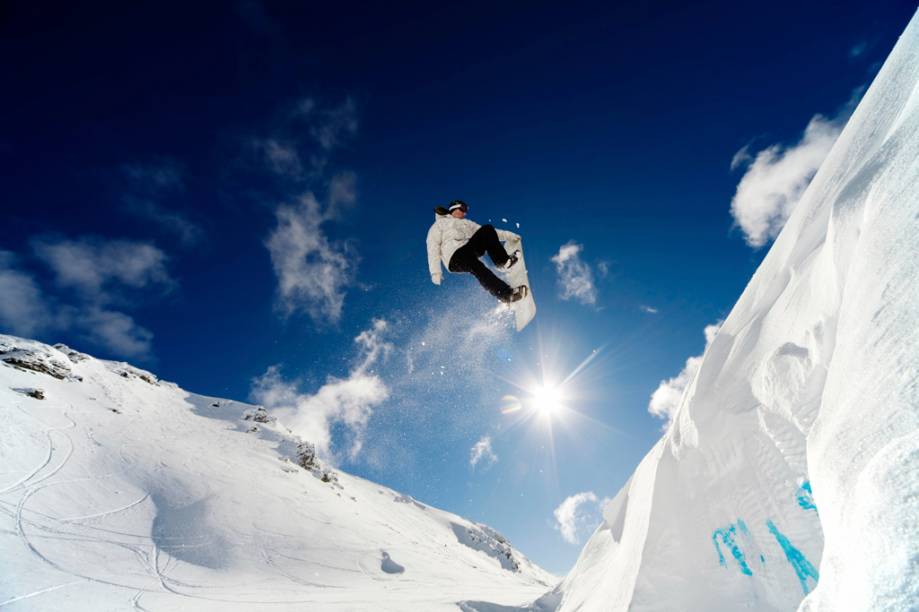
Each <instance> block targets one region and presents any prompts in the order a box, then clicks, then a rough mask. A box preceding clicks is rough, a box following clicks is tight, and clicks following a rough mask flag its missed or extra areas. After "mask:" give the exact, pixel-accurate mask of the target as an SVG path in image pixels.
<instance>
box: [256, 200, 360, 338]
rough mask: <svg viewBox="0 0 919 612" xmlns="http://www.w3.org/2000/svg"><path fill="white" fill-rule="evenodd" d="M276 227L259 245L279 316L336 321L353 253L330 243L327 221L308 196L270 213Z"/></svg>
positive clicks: (351, 273) (352, 265)
mask: <svg viewBox="0 0 919 612" xmlns="http://www.w3.org/2000/svg"><path fill="white" fill-rule="evenodd" d="M275 215H276V217H277V222H278V223H277V227H275V229H274V230H273V231H272V232H271V234H270V235H269V236H268V239H267V240H266V242H265V246H266V247H267V248H268V251H269V253H270V254H271V263H272V265H273V266H274V272H275V275H276V276H277V278H278V302H279V307H280V308H281V310H282V311H283V312H284V314H285V315H287V316H289V315H291V314H293V313H295V312H297V311H303V312H305V313H307V314H308V315H309V316H310V317H311V318H312V319H313V321H315V322H316V323H318V324H329V323H331V324H334V323H337V322H338V321H339V320H340V319H341V315H342V309H343V308H344V302H345V289H346V288H347V287H348V286H349V285H350V284H351V282H352V279H353V276H354V269H355V267H356V258H357V256H356V254H355V253H353V252H352V249H350V248H349V246H348V245H347V244H338V243H334V242H332V241H330V240H329V239H328V237H327V236H326V235H325V233H324V232H323V230H322V224H323V223H324V222H325V221H326V220H327V216H326V215H324V214H323V212H322V210H321V208H320V206H319V202H317V201H316V198H315V197H314V196H313V194H311V193H308V194H306V195H303V196H301V197H300V199H299V201H298V202H297V203H296V204H293V205H286V204H282V205H281V206H279V207H278V209H277V210H276V211H275Z"/></svg>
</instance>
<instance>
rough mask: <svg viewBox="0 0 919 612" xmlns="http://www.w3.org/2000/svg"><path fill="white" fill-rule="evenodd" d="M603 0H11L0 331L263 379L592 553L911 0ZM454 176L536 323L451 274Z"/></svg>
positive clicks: (519, 521) (450, 501)
mask: <svg viewBox="0 0 919 612" xmlns="http://www.w3.org/2000/svg"><path fill="white" fill-rule="evenodd" d="M605 4H608V3H605ZM605 4H604V5H590V4H579V5H574V6H566V7H565V8H561V7H559V6H556V5H553V4H541V3H537V4H532V3H531V4H528V5H527V7H526V8H525V9H524V8H521V7H520V6H519V5H511V4H506V5H502V6H493V5H489V4H482V5H479V6H478V7H476V6H473V5H470V4H468V3H467V4H464V5H462V6H455V7H450V6H447V7H436V8H432V7H430V6H424V5H418V6H414V7H411V6H409V5H403V6H402V7H401V8H400V9H398V10H396V9H393V8H392V7H386V8H383V7H380V8H367V7H359V6H357V5H354V6H350V7H347V6H345V5H341V6H340V7H338V8H336V9H334V10H332V9H329V8H320V7H317V6H300V7H295V6H291V5H288V4H284V3H271V2H264V3H262V2H257V1H255V0H249V1H243V2H237V3H225V4H220V5H216V4H215V5H210V6H205V5H204V3H195V5H194V6H193V7H191V8H189V7H188V6H181V5H179V4H170V3H166V4H165V5H163V4H162V3H155V4H154V3H150V4H146V5H142V6H132V7H125V6H119V7H112V8H108V9H106V10H101V9H100V10H90V9H86V8H80V9H77V8H73V9H62V8H60V7H51V6H50V4H43V3H29V4H26V3H23V4H22V5H17V4H15V3H14V4H13V5H12V6H11V7H10V8H6V9H5V10H4V12H3V13H2V14H0V32H2V36H0V52H2V57H3V58H4V59H3V60H2V61H3V64H4V66H3V68H4V69H3V74H4V79H3V80H4V90H5V94H4V96H2V98H0V117H2V118H0V161H2V163H3V166H4V168H5V172H4V173H3V176H2V178H0V185H2V199H0V205H2V207H3V211H2V212H3V226H4V231H3V232H2V234H0V331H5V332H10V333H17V334H20V335H26V336H32V337H37V338H39V339H43V340H48V341H53V342H58V341H63V342H66V343H68V344H72V345H74V346H76V347H79V348H81V349H84V350H86V351H88V352H91V353H94V354H96V355H98V356H104V357H113V358H124V359H128V360H130V361H132V362H134V363H137V364H138V365H141V366H144V367H147V368H149V369H151V370H153V371H155V372H156V373H157V374H158V375H159V376H161V377H162V378H165V379H168V380H172V381H175V382H177V383H179V384H180V385H181V386H183V387H185V388H187V389H189V390H193V391H196V392H200V393H205V394H211V395H218V396H225V397H231V398H236V399H246V398H254V399H261V400H264V401H265V402H266V403H270V404H271V405H272V406H273V407H274V408H275V409H276V411H277V412H278V413H279V414H283V415H286V417H287V418H288V419H289V420H291V421H292V422H296V423H298V426H300V427H302V431H303V432H304V434H306V433H309V434H310V435H318V436H322V435H326V434H327V435H328V436H329V438H328V452H329V453H330V454H331V455H332V456H333V457H334V459H335V461H337V463H338V464H339V465H341V466H342V467H343V468H344V469H347V470H348V471H350V472H352V473H356V474H359V475H362V476H366V477H368V478H370V479H373V480H376V481H379V482H382V483H384V484H386V485H389V486H392V487H394V488H396V489H399V490H402V491H405V492H407V493H409V494H411V495H413V496H415V497H417V498H419V499H420V500H422V501H425V502H428V503H431V504H434V505H437V506H440V507H443V508H446V509H448V510H452V511H454V512H457V513H459V514H462V515H465V516H468V517H470V518H472V519H474V520H478V521H482V522H485V523H488V524H490V525H492V526H493V527H495V528H497V529H498V530H499V531H501V532H503V533H504V534H505V535H506V536H508V538H509V539H510V540H511V541H512V542H513V543H514V544H515V545H516V546H518V547H519V548H521V549H522V550H523V551H524V552H525V553H526V554H528V555H530V556H531V557H532V558H533V559H534V560H536V561H537V562H538V563H540V564H542V565H544V566H545V567H546V568H547V569H550V570H552V571H555V572H559V573H561V572H564V571H566V570H567V569H568V568H569V567H570V565H571V564H572V563H573V562H574V560H575V558H576V555H577V553H578V551H579V549H580V547H579V546H578V545H577V544H576V543H572V542H568V541H566V540H565V537H564V536H565V535H568V536H569V539H571V540H575V539H580V540H581V541H582V542H583V539H584V536H585V533H589V527H590V526H591V525H593V524H595V521H596V516H597V511H598V510H597V508H598V507H599V503H598V502H599V501H600V500H602V499H603V498H604V497H611V496H612V495H614V494H615V493H616V491H617V490H618V489H619V488H620V487H621V486H622V485H623V484H624V482H625V480H626V479H627V478H628V476H629V474H630V473H631V472H632V470H633V469H634V467H635V466H636V465H637V463H638V461H639V460H640V459H641V457H642V456H643V455H644V453H646V452H647V450H648V449H649V448H650V447H651V445H652V444H653V443H654V442H655V441H656V440H657V439H658V438H659V436H660V433H661V426H662V424H663V423H664V422H665V421H664V420H663V419H662V418H658V417H655V416H652V415H650V414H649V413H648V408H649V401H650V397H651V395H652V393H654V392H655V391H656V390H659V391H660V393H659V394H658V395H657V396H656V397H657V400H656V410H657V411H658V412H660V413H661V415H662V416H664V417H666V413H667V411H668V410H671V409H672V405H673V401H674V400H673V399H672V397H673V396H674V394H676V396H677V397H678V394H679V391H680V389H681V388H682V387H681V385H682V384H684V382H685V380H686V379H687V378H689V377H691V374H692V371H693V370H692V368H693V364H692V362H691V361H690V362H689V363H687V358H690V357H692V356H696V355H699V354H701V352H702V350H703V348H704V346H705V334H704V332H703V330H704V329H705V327H706V326H707V325H709V324H713V323H716V322H717V321H718V320H719V319H721V318H723V317H724V316H725V315H726V314H727V313H728V312H729V310H730V308H731V306H732V305H733V303H734V301H735V300H736V299H737V297H738V296H739V295H740V292H741V291H742V290H743V288H744V286H745V284H746V282H747V281H748V279H749V278H750V276H751V274H752V273H753V271H754V270H755V268H756V266H757V264H758V262H759V261H760V259H761V258H762V256H763V255H764V253H765V250H766V248H767V247H768V243H769V241H770V239H771V237H773V236H774V233H775V232H776V231H777V230H778V229H779V228H780V227H781V223H782V220H783V219H784V218H785V217H786V216H787V214H788V212H789V211H790V210H791V209H792V208H793V206H794V202H795V200H796V198H797V197H798V196H799V195H800V192H801V190H802V189H803V187H804V186H806V184H807V181H808V180H809V177H810V176H811V175H812V174H813V171H814V170H815V169H816V167H817V166H819V162H820V160H821V159H822V156H823V155H825V153H826V150H827V149H828V147H829V146H830V145H831V144H832V141H833V139H834V138H835V134H837V133H838V130H839V129H840V128H841V126H842V125H843V124H844V122H845V118H846V117H847V114H848V113H849V112H851V109H852V107H853V104H855V103H857V100H858V97H859V95H860V93H861V91H863V88H864V87H865V86H866V85H867V84H868V83H870V81H871V79H872V77H873V75H874V74H875V73H876V71H877V69H878V68H879V66H880V62H882V61H883V59H884V58H885V57H886V54H887V53H888V52H889V50H890V49H891V48H892V46H893V43H894V41H895V40H896V37H897V36H898V35H899V33H900V32H901V30H902V28H903V27H905V25H906V23H907V21H908V19H909V17H910V16H911V13H912V11H913V10H914V7H913V6H912V5H911V4H910V3H907V2H874V3H853V4H850V5H845V4H842V5H841V4H838V3H834V4H823V3H807V5H806V6H801V5H800V4H799V3H792V4H771V5H770V6H768V7H764V6H757V7H756V10H755V11H751V10H750V9H748V8H746V7H745V6H744V5H743V3H723V4H721V3H704V4H701V5H700V4H693V5H685V4H674V5H654V6H651V5H645V6H632V7H613V6H608V5H605ZM453 198H462V199H464V200H466V201H467V202H469V204H470V206H471V209H470V218H472V219H473V220H476V221H478V222H480V223H485V222H489V221H490V222H492V223H494V224H495V225H497V226H498V227H507V228H508V229H512V230H514V231H518V232H519V233H520V234H522V236H523V238H524V245H525V248H526V257H527V262H528V267H529V270H530V280H531V284H532V287H533V291H534V293H535V296H536V299H537V302H538V306H539V313H538V315H537V318H536V320H535V322H534V323H533V324H532V325H530V326H529V327H528V328H527V329H526V330H525V331H524V332H523V333H520V334H516V333H514V332H513V331H512V330H511V329H510V328H509V327H508V325H507V321H506V320H501V319H495V318H494V316H493V315H492V313H491V311H492V307H493V304H492V302H491V301H490V299H489V298H488V297H487V296H486V295H485V294H484V293H483V292H482V291H481V290H480V289H479V288H478V287H477V286H476V285H475V284H474V281H473V280H472V279H471V278H470V277H460V276H449V277H448V278H447V279H446V280H445V282H444V284H443V285H442V286H440V287H435V286H433V285H432V284H431V283H430V281H429V278H428V272H427V264H426V258H425V247H424V238H425V233H426V231H427V228H428V226H429V225H430V223H431V221H432V216H433V215H432V212H431V211H432V208H433V207H434V206H435V205H438V204H443V203H445V202H447V201H449V200H451V199H453ZM502 219H507V222H506V223H505V222H503V221H502ZM518 223H519V224H520V225H519V230H518V229H517V225H516V224H518ZM565 245H568V248H567V249H566V250H561V249H562V248H563V247H564V246H565ZM560 255H561V256H560ZM553 257H554V258H555V260H554V261H553ZM577 281H580V285H579V286H581V287H582V288H584V287H586V289H583V290H582V291H581V292H580V293H575V294H572V293H571V292H570V291H569V292H568V293H566V292H565V286H566V285H565V283H566V282H569V283H571V282H577ZM285 287H286V290H285V289H284V288H285ZM375 320H382V321H385V322H386V324H385V326H384V325H382V324H378V323H377V324H375V323H374V321H375ZM365 330H370V331H369V332H368V333H366V334H365V335H363V336H360V337H361V341H359V342H355V338H356V337H358V336H359V335H360V334H361V333H362V332H364V331H365ZM588 358H590V359H589V363H587V364H586V365H585V367H584V368H583V369H582V370H580V373H579V374H578V375H577V376H576V377H575V378H574V379H573V380H572V381H571V383H569V384H568V385H567V386H566V388H565V394H566V396H567V401H566V406H567V407H568V411H566V412H564V413H562V414H560V415H557V416H555V417H554V418H553V420H551V421H550V424H547V422H546V421H545V420H544V419H542V418H541V417H540V418H526V417H528V416H532V415H530V414H529V411H528V410H527V409H524V410H520V411H517V412H510V413H504V412H502V407H503V408H506V407H507V405H508V403H509V402H508V400H507V399H506V398H505V396H508V395H513V396H516V397H518V398H522V399H524V404H525V405H526V395H527V393H526V392H527V390H528V389H529V388H530V386H531V385H529V383H526V382H525V381H528V380H531V379H533V378H534V377H535V378H536V379H538V378H539V373H540V372H545V373H546V375H547V376H548V377H549V378H553V379H556V381H558V380H559V379H561V378H564V377H565V376H566V375H567V374H568V373H570V372H571V371H573V370H574V369H575V368H576V367H577V366H578V365H579V364H581V363H582V362H583V361H585V360H587V359H588ZM273 366H274V367H273ZM266 373H267V375H266ZM330 377H331V378H330ZM668 380H669V381H670V382H669V383H667V384H664V385H663V386H661V383H662V381H668ZM521 385H522V386H523V387H524V388H523V389H521V388H520V386H521ZM668 398H670V399H668ZM304 412H308V413H309V415H312V416H309V415H307V416H309V418H304V414H303V413H304ZM550 425H551V427H550ZM317 428H318V429H317ZM476 449H478V450H476ZM472 457H477V458H478V461H477V463H476V464H475V465H474V466H473V465H471V458H472ZM579 494H581V495H580V496H579V497H575V498H573V501H569V503H568V504H567V505H562V504H563V502H564V500H566V499H567V498H570V497H571V496H576V495H579ZM589 494H592V495H593V498H591V495H589ZM594 500H596V501H594ZM559 508H560V510H559V511H558V516H559V517H561V519H560V520H561V524H560V523H559V519H558V518H557V517H556V509H559ZM579 521H580V522H579ZM563 524H564V526H563ZM579 525H580V526H581V529H577V527H578V526H579ZM566 530H567V531H566Z"/></svg>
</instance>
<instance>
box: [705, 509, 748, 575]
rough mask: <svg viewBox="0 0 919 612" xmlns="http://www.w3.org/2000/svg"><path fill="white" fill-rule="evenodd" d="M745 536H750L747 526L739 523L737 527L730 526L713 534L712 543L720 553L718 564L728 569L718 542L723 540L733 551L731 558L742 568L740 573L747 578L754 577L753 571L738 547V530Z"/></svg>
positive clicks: (741, 522)
mask: <svg viewBox="0 0 919 612" xmlns="http://www.w3.org/2000/svg"><path fill="white" fill-rule="evenodd" d="M738 528H739V529H740V531H741V532H742V533H744V534H747V535H749V533H750V532H749V531H748V530H747V525H746V524H745V523H744V522H743V521H737V525H733V524H732V525H730V526H728V527H727V528H726V529H716V530H715V531H714V532H713V533H712V543H714V545H715V551H716V552H717V553H718V563H719V564H720V565H721V566H722V567H727V566H728V564H727V560H726V559H725V558H724V553H722V552H721V544H719V542H718V540H719V539H720V540H721V543H723V544H724V545H725V546H726V547H727V549H728V550H729V551H731V556H732V557H734V559H735V560H736V561H737V565H738V566H740V571H741V573H743V574H746V575H747V576H752V575H753V571H752V570H751V569H750V566H749V565H747V559H746V557H745V556H744V554H743V551H742V550H741V549H740V546H738V545H737V540H736V539H735V538H736V536H737V529H738Z"/></svg>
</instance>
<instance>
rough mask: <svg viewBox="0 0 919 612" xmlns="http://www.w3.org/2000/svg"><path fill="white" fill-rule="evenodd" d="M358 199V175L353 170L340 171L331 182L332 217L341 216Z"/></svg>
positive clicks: (329, 211) (329, 207)
mask: <svg viewBox="0 0 919 612" xmlns="http://www.w3.org/2000/svg"><path fill="white" fill-rule="evenodd" d="M356 201H357V175H356V174H354V173H353V172H350V171H346V172H339V173H338V174H336V175H335V176H333V177H332V180H331V181H330V182H329V206H328V214H327V216H328V217H329V218H330V219H337V218H339V217H341V215H342V213H343V212H344V211H345V210H347V209H348V208H350V207H351V206H353V204H354V203H355V202H356Z"/></svg>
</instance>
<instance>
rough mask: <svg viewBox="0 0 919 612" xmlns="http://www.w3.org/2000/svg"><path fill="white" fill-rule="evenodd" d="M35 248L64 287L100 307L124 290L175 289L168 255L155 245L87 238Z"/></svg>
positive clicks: (39, 243) (41, 243)
mask: <svg viewBox="0 0 919 612" xmlns="http://www.w3.org/2000/svg"><path fill="white" fill-rule="evenodd" d="M32 246H33V249H34V251H35V254H36V255H37V256H38V258H39V259H41V260H42V261H44V262H45V264H47V265H48V267H49V268H51V270H52V271H53V272H54V274H55V280H56V283H57V284H58V285H59V286H60V287H64V288H71V289H76V290H77V291H79V292H81V293H82V294H84V295H85V296H88V297H90V298H92V299H94V300H95V301H97V302H100V303H105V302H110V301H112V299H113V298H114V295H113V293H112V290H113V289H116V288H119V287H121V286H127V287H129V288H132V289H143V288H147V287H154V286H155V287H160V288H164V289H169V288H171V287H172V286H173V285H174V281H173V280H172V278H171V277H170V276H169V273H168V272H167V271H166V262H167V257H166V254H165V253H163V252H162V251H161V250H160V249H158V248H157V247H155V246H153V245H152V244H147V243H143V242H131V241H127V240H110V241H107V240H99V239H92V238H84V239H81V240H58V241H52V240H48V239H38V240H35V241H33V243H32Z"/></svg>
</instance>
